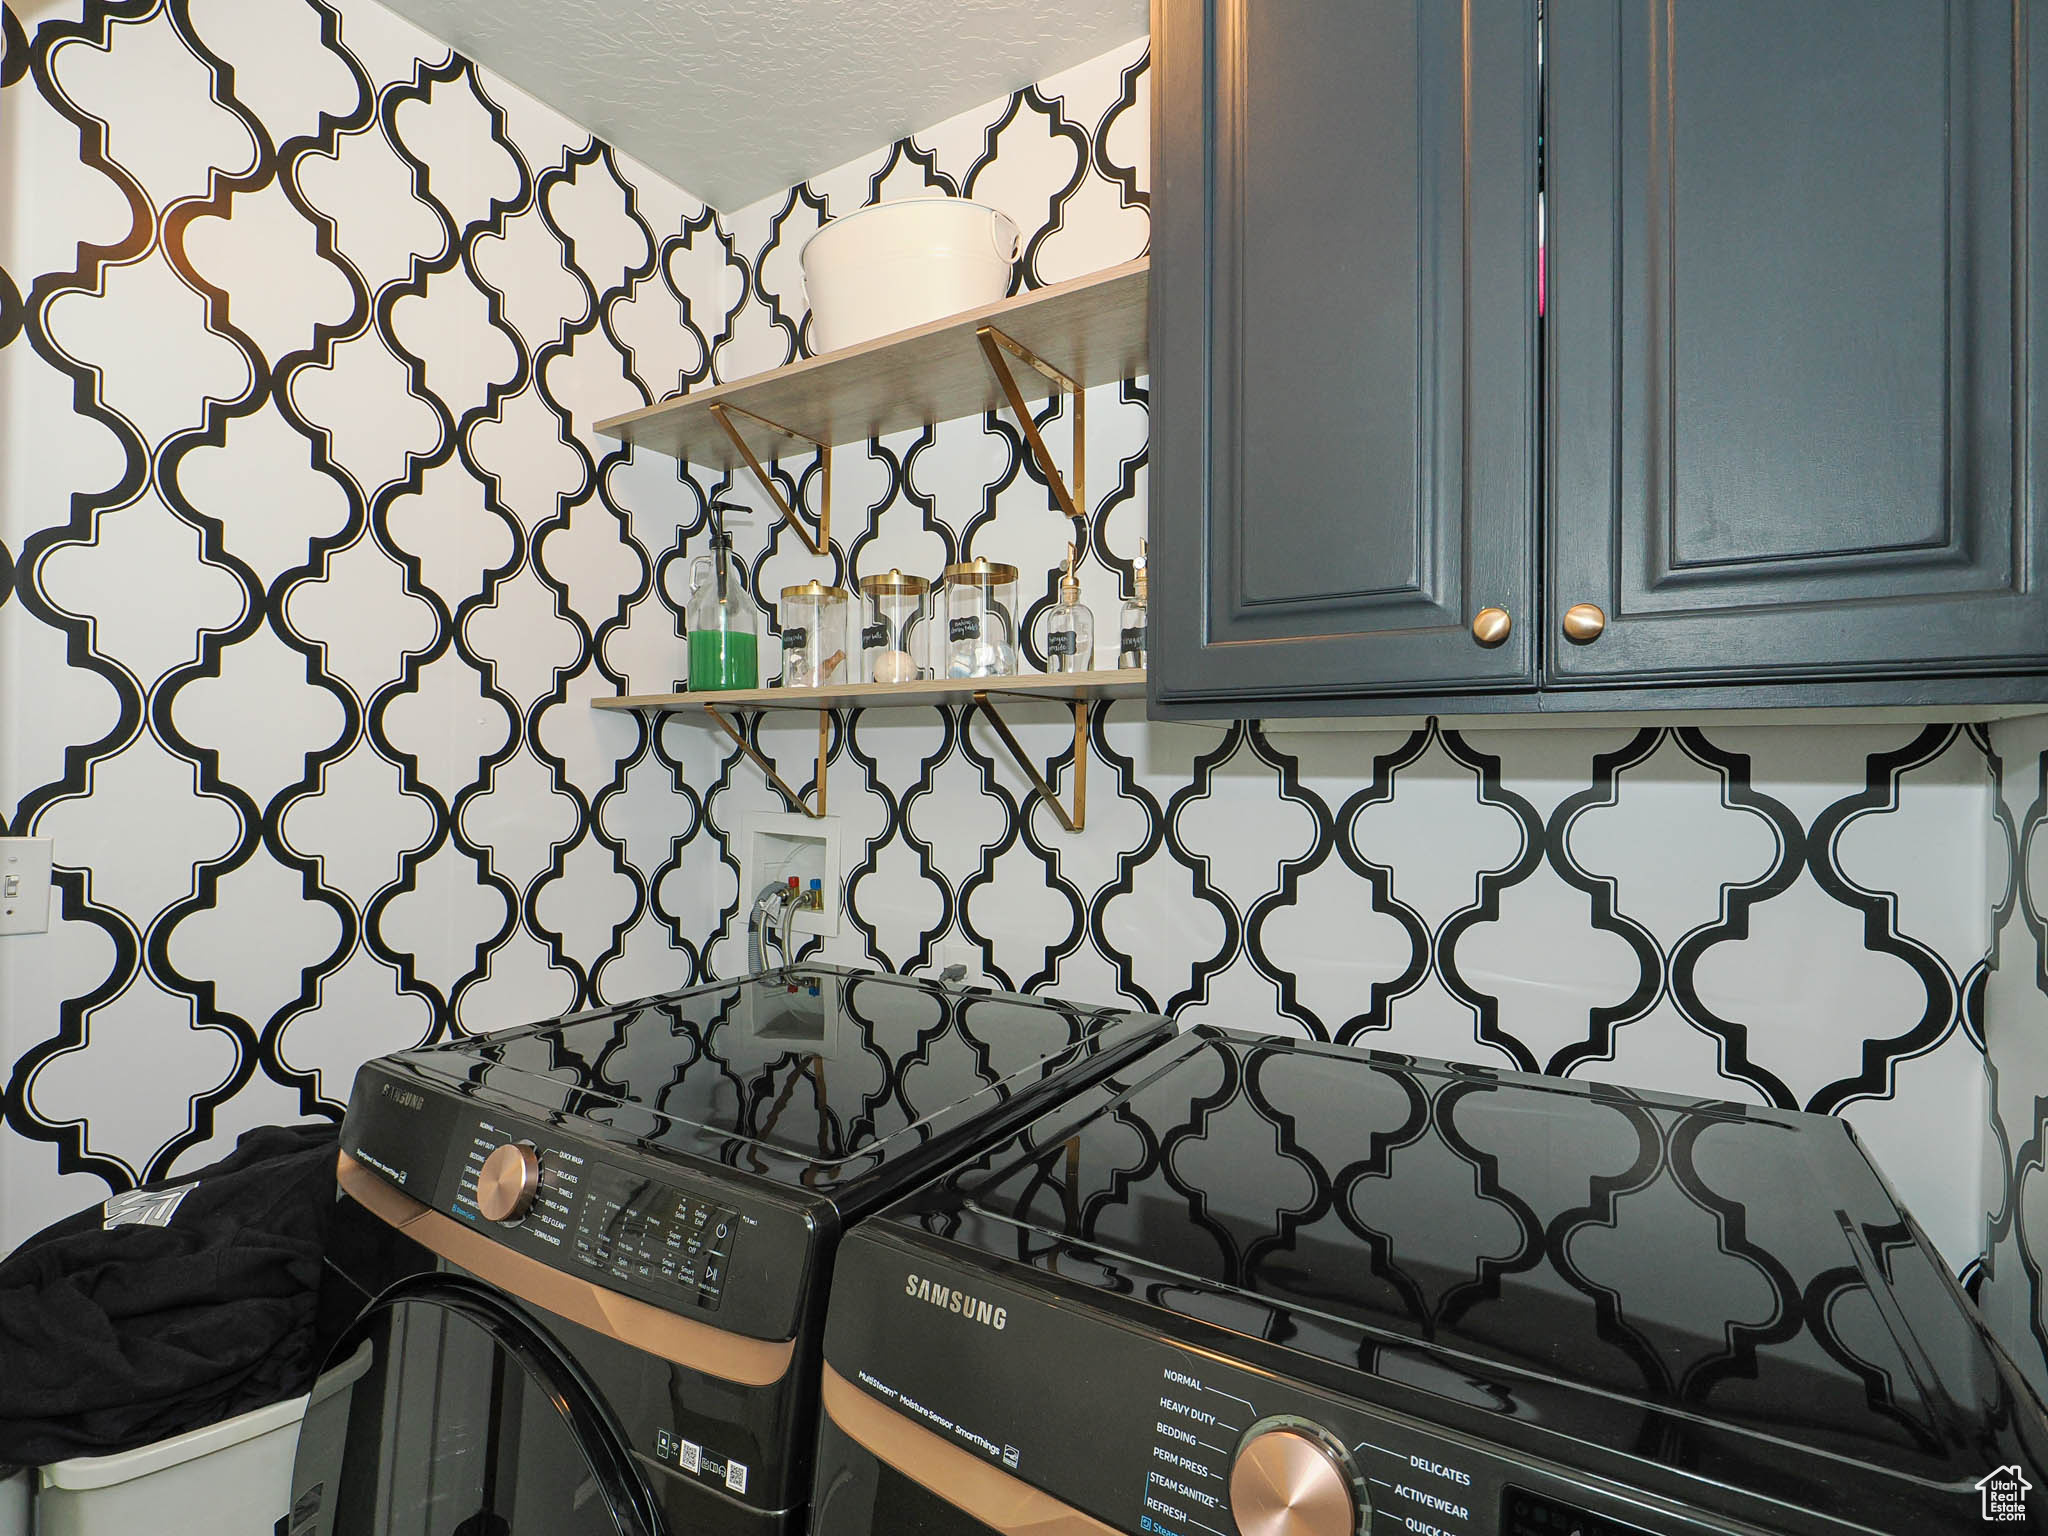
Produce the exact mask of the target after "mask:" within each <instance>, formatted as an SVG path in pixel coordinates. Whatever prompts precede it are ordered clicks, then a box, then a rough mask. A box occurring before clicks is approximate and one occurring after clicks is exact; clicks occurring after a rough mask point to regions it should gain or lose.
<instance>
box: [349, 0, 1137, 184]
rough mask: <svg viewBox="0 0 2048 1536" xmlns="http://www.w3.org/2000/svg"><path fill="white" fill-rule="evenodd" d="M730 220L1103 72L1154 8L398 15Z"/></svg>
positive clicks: (991, 5)
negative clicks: (1052, 82) (1067, 72)
mask: <svg viewBox="0 0 2048 1536" xmlns="http://www.w3.org/2000/svg"><path fill="white" fill-rule="evenodd" d="M386 3H387V4H388V5H390V6H391V8H392V9H393V10H395V11H397V12H398V13H399V14H400V15H402V16H405V17H408V18H410V19H411V20H412V21H414V22H416V23H417V24H418V25H420V26H422V27H424V28H426V29H427V31H429V32H431V33H433V34H434V36H436V37H438V38H440V39H441V40H442V41H444V42H447V43H451V44H453V45H454V46H455V47H457V48H459V49H460V50H462V52H464V53H466V54H467V55H469V56H470V57H471V58H473V59H475V60H476V61H477V62H478V63H480V64H483V65H485V66H487V67H489V68H490V69H493V70H496V71H497V72H498V73H499V74H501V75H503V76H504V77H505V78H506V79H508V80H510V81H512V82H513V83H514V84H515V85H519V86H521V87H523V88H524V89H526V90H528V91H530V92H532V93H533V94H534V95H535V96H537V97H539V98H540V99H541V100H542V101H544V102H546V103H547V104H548V105H550V106H552V107H554V108H556V109H557V110H559V111H561V112H565V113H567V114H568V115H569V116H570V117H572V118H574V119H575V120H576V121H577V122H579V123H581V124H583V125H584V126H585V127H588V128H590V129H592V130H594V131H595V132H596V133H598V134H599V135H600V136H601V137H603V138H605V139H608V140H609V141H610V142H611V143H612V144H613V145H615V146H616V147H618V148H619V149H622V150H624V151H625V152H626V153H628V154H630V155H633V156H635V157H636V158H638V159H640V160H643V161H645V162H646V163H647V164H649V165H651V166H653V167H654V168H655V169H656V170H657V171H660V172H662V173H663V174H664V175H666V176H667V177H668V178H669V179H670V180H672V181H674V182H676V183H677V184H678V185H680V186H682V187H684V188H686V189H687V190H689V191H691V192H694V193H695V194H696V195H697V196H699V197H701V198H703V199H704V200H705V201H706V202H708V203H710V204H711V205H712V206H713V207H714V208H717V209H719V210H721V211H729V210H731V209H734V208H738V207H742V206H744V205H745V204H747V203H750V202H752V201H754V200H755V199H756V198H760V197H765V196H767V195H768V194H769V193H771V192H776V191H779V190H781V189H782V188H783V187H786V186H789V185H791V184H792V183H794V182H797V181H801V180H802V179H804V178H805V177H807V176H811V175H814V174H816V173H817V172H819V171H823V170H829V169H830V168H831V167H833V166H835V165H839V164H841V163H843V162H845V161H847V160H850V159H852V158H853V157H854V156H856V155H859V154H863V153H865V152H866V151H868V150H870V149H875V148H878V147H880V146H881V145H884V144H887V143H889V142H890V141H891V140H893V139H896V138H899V137H901V136H902V135H903V134H906V133H909V132H911V131H913V130H915V129H918V128H924V127H928V126H930V125H932V124H934V123H937V122H941V121H943V120H944V119H946V118H948V117H951V116H952V115H953V114H954V113H956V112H961V111H965V110H966V109H967V108H969V107H972V106H976V105H978V104H979V103H981V102H984V101H987V100H989V99H990V98H991V97H995V96H1000V95H1003V94H1005V93H1006V92H1009V91H1013V90H1015V89H1016V88H1017V87H1018V86H1020V85H1024V84H1027V83H1029V82H1031V81H1035V80H1042V79H1044V78H1045V77H1046V76H1047V75H1050V74H1054V73H1056V72H1058V71H1059V70H1062V69H1065V68H1066V67H1068V66H1069V65H1072V64H1078V63H1080V62H1081V61H1082V60H1084V59H1089V58H1093V57H1094V56H1095V55H1097V54H1099V53H1103V52H1105V51H1106V50H1108V49H1110V48H1113V47H1115V46H1116V45H1117V44H1118V43H1122V42H1128V41H1129V40H1130V39H1131V38H1133V37H1137V36H1139V35H1141V34H1142V33H1143V32H1144V31H1145V28H1146V22H1147V5H1146V0H1100V3H1087V0H1083V3H1079V4H1076V3H1073V0H1067V3H1057V0H386Z"/></svg>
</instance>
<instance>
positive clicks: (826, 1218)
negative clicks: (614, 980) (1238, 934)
mask: <svg viewBox="0 0 2048 1536" xmlns="http://www.w3.org/2000/svg"><path fill="white" fill-rule="evenodd" d="M1170 1033H1171V1027H1170V1026H1169V1025H1168V1024H1167V1023H1166V1022H1165V1021H1164V1020H1163V1019H1159V1018H1155V1017H1151V1016H1147V1015H1136V1014H1128V1013H1122V1012H1116V1011H1112V1010H1103V1009H1092V1008H1083V1007H1073V1006H1068V1005H1065V1004H1061V1003H1058V1002H1053V1001H1046V1000H1041V999H1034V998H1025V997H1018V996H1014V995H1010V994H992V993H986V992H966V991H960V990H955V989H949V988H946V987H943V986H940V985H938V984H935V983H931V982H924V981H913V980H905V979H901V978H896V977H887V976H870V975H863V974H859V973H855V972H849V971H842V970H838V969H836V968H832V967H825V966H803V967H798V968H795V969H791V970H784V971H778V972H774V973H767V974H764V975H761V976H757V977H752V978H749V979H747V980H745V981H742V982H738V983H732V984H721V985H714V986H706V987H699V988H693V989H691V990H688V991H684V992H678V993H675V994H672V995H669V996H665V997H659V998H654V999H649V1000H646V1001H642V1002H638V1003H634V1004H631V1005H629V1006H625V1007H619V1008H611V1009H605V1010H600V1011H596V1012H592V1013H586V1014H581V1015H577V1016H573V1017H571V1018H568V1019H564V1020H559V1021H553V1022H549V1023H546V1024H540V1025H534V1026H531V1027H528V1028H524V1029H517V1030H513V1031H509V1032H505V1033H499V1034H494V1035H488V1036H482V1037H478V1038H473V1039H467V1040H463V1041H459V1042H454V1043H451V1044H448V1045H445V1046H441V1047H437V1048H432V1049H426V1050H418V1051H407V1052H404V1053H401V1054H399V1055H396V1056H391V1057H386V1058H384V1059H382V1060H379V1061H375V1062H372V1063H370V1064H369V1065H368V1066H366V1067H365V1068H363V1070H362V1072H361V1074H360V1075H359V1076H358V1077H357V1079H356V1084H355V1090H354V1093H353V1095H352V1096H351V1099H350V1104H349V1110H348V1116H347V1120H346V1122H345V1124H344V1126H343V1129H342V1154H341V1163H340V1183H341V1187H342V1189H343V1191H344V1192H345V1193H346V1195H347V1196H348V1197H349V1199H350V1201H352V1202H353V1203H354V1204H355V1205H356V1206H359V1207H361V1209H362V1211H364V1212H368V1213H371V1214H372V1215H373V1216H374V1217H375V1218H377V1219H378V1223H379V1224H380V1225H382V1226H383V1227H385V1228H387V1229H389V1230H391V1231H395V1232H398V1233H402V1234H403V1237H404V1238H405V1239H406V1240H407V1243H406V1244H405V1245H403V1246H404V1248H406V1249H409V1250H410V1251H412V1252H414V1253H417V1254H419V1255H420V1259H419V1262H417V1263H415V1264H412V1265H409V1266H408V1265H405V1264H403V1263H402V1262H398V1263H397V1264H396V1266H395V1269H394V1265H393V1261H392V1260H391V1259H390V1257H389V1255H388V1253H387V1254H386V1255H383V1256H382V1257H381V1258H380V1262H381V1263H383V1264H384V1266H385V1268H384V1270H383V1272H382V1274H381V1275H380V1280H381V1281H391V1280H392V1279H393V1275H394V1273H397V1274H398V1276H399V1278H397V1279H396V1281H395V1283H393V1284H391V1285H390V1288H389V1289H386V1290H385V1291H384V1292H383V1293H382V1294H381V1295H380V1296H379V1297H378V1299H377V1300H376V1301H375V1302H374V1303H372V1304H371V1305H370V1306H369V1307H368V1308H367V1309H366V1310H365V1311H364V1313H363V1315H362V1316H361V1317H360V1318H359V1319H358V1320H357V1322H356V1323H355V1325H354V1326H353V1328H352V1329H351V1330H350V1332H349V1333H348V1334H347V1335H346V1336H345V1337H344V1338H343V1339H342V1340H341V1342H340V1344H339V1345H338V1346H337V1350H336V1353H337V1354H338V1355H343V1356H348V1357H350V1358H359V1354H360V1351H361V1350H362V1349H363V1347H364V1346H365V1345H367V1346H369V1349H370V1363H369V1369H368V1371H367V1373H366V1374H365V1375H364V1376H363V1377H362V1378H361V1380H360V1381H359V1382H358V1383H357V1385H356V1388H355V1390H354V1392H353V1393H352V1394H351V1395H350V1396H349V1397H348V1398H346V1399H344V1400H343V1401H342V1403H341V1404H340V1405H339V1406H338V1407H336V1408H334V1409H332V1410H330V1411H329V1412H328V1413H327V1414H326V1415H325V1416H324V1417H322V1418H321V1419H319V1420H317V1421H316V1420H315V1419H313V1418H311V1417H309V1419H308V1422H307V1427H306V1430H305V1432H304V1433H303V1435H302V1438H301V1445H300V1452H299V1460H298V1465H297V1468H296V1469H295V1473H294V1486H293V1499H294V1503H293V1513H292V1519H291V1523H290V1530H289V1536H583V1533H590V1536H614V1533H627V1536H670V1533H673V1536H681V1533H683V1532H690V1533H693V1536H694V1533H698V1532H707V1533H728V1532H729V1533H735V1536H740V1533H745V1536H768V1533H787V1532H794V1531H799V1530H801V1529H803V1528H804V1524H805V1508H804V1506H805V1503H806V1496H807V1494H808V1491H809V1488H810V1460H811V1451H812V1447H813V1444H814V1442H815V1438H816V1432H817V1429H816V1401H817V1389H818V1354H819V1341H820V1335H821V1331H822V1324H823V1314H824V1303H825V1297H826V1291H827V1283H828V1281H829V1278H830V1274H831V1269H832V1263H833V1256H834V1252H835V1249H836V1247H837V1245H838V1243H839V1241H840V1237H841V1233H842V1231H843V1230H844V1229H845V1228H846V1227H847V1226H848V1225H849V1224H850V1223H854V1222H857V1221H859V1220H861V1219H862V1218H863V1217H865V1216H866V1215H868V1214H869V1213H870V1212H872V1211H874V1210H876V1209H877V1208H879V1207H880V1206H882V1205H884V1204H886V1203H887V1202H889V1201H892V1200H894V1199H896V1198H898V1197H900V1196H901V1195H902V1194H903V1193H904V1192H905V1191H907V1190H908V1189H910V1188H912V1187H914V1186H915V1185H916V1184H918V1183H920V1182H922V1181H924V1180H927V1179H929V1178H930V1177H932V1176H933V1175H934V1174H936V1173H938V1172H940V1171H942V1170H943V1169H945V1168H946V1167H948V1166H949V1165H950V1164H952V1163H953V1162H955V1161H957V1160H959V1159H960V1158H962V1157H964V1156H968V1155H970V1154H972V1153H973V1152H974V1151H976V1150H978V1149H979V1148H980V1147H982V1146H984V1145H986V1144H987V1143H988V1142H989V1141H990V1140H991V1139H994V1138H997V1137H1000V1136H1003V1135H1005V1134H1007V1133H1009V1132H1011V1131H1013V1130H1014V1129H1016V1128H1017V1127H1018V1126H1019V1125H1021V1124H1023V1123H1025V1122H1026V1121H1028V1120H1029V1119H1030V1118H1031V1117H1032V1116H1034V1115H1036V1114H1038V1113H1040V1112H1042V1111H1043V1110H1045V1109H1046V1108H1048V1107H1050V1106H1051V1105H1052V1104H1054V1103H1056V1102H1057V1101H1058V1100H1059V1098H1060V1097H1062V1096H1063V1095H1064V1094H1066V1093H1068V1092H1071V1091H1074V1090H1075V1089H1077V1088H1079V1087H1081V1086H1084V1085H1086V1084H1088V1083H1090V1082H1092V1081H1094V1080H1096V1079H1097V1078H1099V1077H1100V1076H1101V1075H1102V1074H1104V1073H1105V1072H1108V1071H1111V1070H1113V1069H1114V1068H1115V1067H1116V1066H1117V1065H1119V1064H1120V1063H1122V1062H1124V1061H1126V1060H1128V1059H1130V1058H1131V1057H1133V1056H1134V1055H1135V1054H1137V1053H1139V1052H1141V1051H1142V1050H1144V1049H1145V1048H1146V1047H1147V1046H1148V1045H1150V1044H1152V1043H1155V1042H1157V1041H1158V1040H1160V1039H1162V1038H1165V1037H1166V1036H1168V1035H1169V1034H1170ZM415 1244H416V1245H418V1246H417V1247H416V1248H414V1247H413V1246H412V1245H415Z"/></svg>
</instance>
